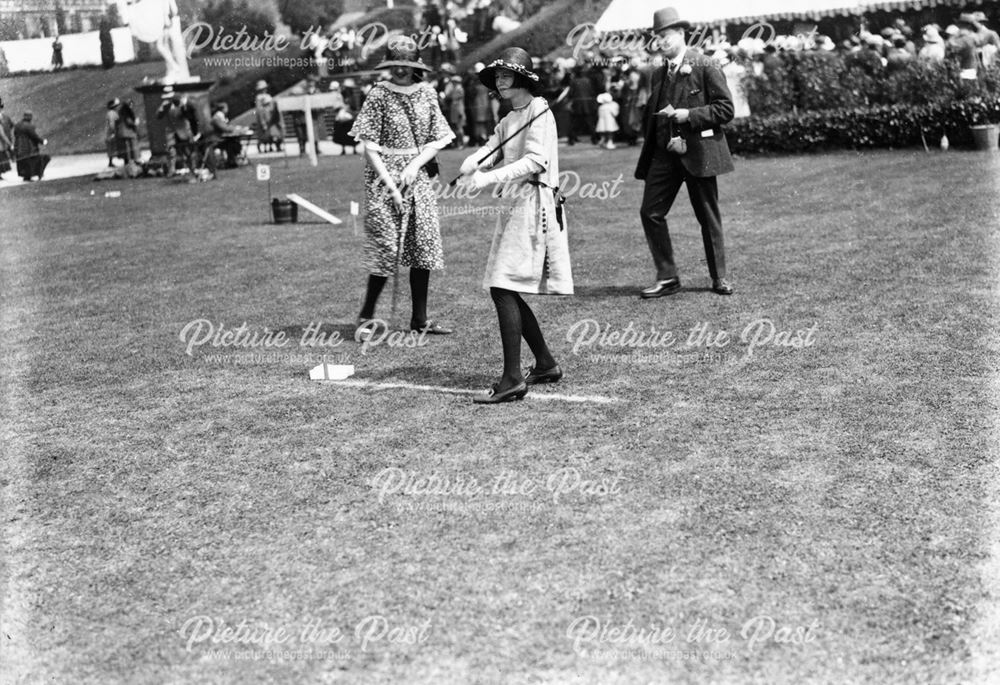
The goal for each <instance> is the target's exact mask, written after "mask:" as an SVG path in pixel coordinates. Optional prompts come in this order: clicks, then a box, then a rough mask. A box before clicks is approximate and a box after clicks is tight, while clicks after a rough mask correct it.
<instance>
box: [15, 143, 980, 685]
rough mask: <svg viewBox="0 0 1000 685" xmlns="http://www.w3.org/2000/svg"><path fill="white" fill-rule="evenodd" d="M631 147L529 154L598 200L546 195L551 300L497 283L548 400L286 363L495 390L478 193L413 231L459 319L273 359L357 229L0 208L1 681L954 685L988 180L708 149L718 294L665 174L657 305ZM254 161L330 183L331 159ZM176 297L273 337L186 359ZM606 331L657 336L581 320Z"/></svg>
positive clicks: (253, 216)
mask: <svg viewBox="0 0 1000 685" xmlns="http://www.w3.org/2000/svg"><path fill="white" fill-rule="evenodd" d="M635 156H636V155H635V151H634V150H631V151H630V150H616V151H610V152H609V151H599V150H596V149H567V150H565V152H564V155H563V158H562V160H561V162H562V167H563V169H564V170H572V171H575V172H577V173H578V174H579V175H580V178H581V179H582V180H583V181H584V182H593V183H598V184H600V183H604V182H609V183H610V182H613V181H614V180H615V179H616V178H617V177H618V175H619V174H621V176H622V179H623V182H622V183H621V184H620V185H618V186H617V188H618V189H619V190H620V194H618V195H617V197H614V198H611V199H606V200H600V199H596V198H581V197H575V198H572V199H571V200H570V204H569V221H570V229H569V230H570V231H571V233H570V241H571V251H572V254H573V262H574V269H575V275H576V280H577V287H578V292H577V294H576V295H575V296H574V297H568V298H533V299H532V304H533V306H535V308H536V312H537V314H538V315H539V319H540V320H541V322H542V326H543V329H544V330H545V331H546V333H547V335H548V336H549V340H550V343H551V346H552V348H553V350H554V352H555V354H556V356H557V358H558V359H559V360H560V362H561V364H562V366H563V368H564V370H565V372H566V378H565V380H564V382H563V383H560V384H559V385H558V386H554V387H549V388H541V389H539V390H537V391H533V393H532V394H530V395H529V396H528V398H527V399H526V400H525V401H524V402H520V403H515V404H511V405H505V406H501V407H492V408H484V407H478V406H473V405H472V403H471V402H470V399H469V397H468V396H463V395H456V394H444V393H436V392H429V391H422V390H407V389H398V388H397V389H381V388H379V387H377V386H371V387H347V386H341V385H335V384H327V383H319V382H312V381H309V380H308V371H309V368H310V367H311V366H313V365H315V364H316V363H318V361H319V359H320V358H321V356H322V355H323V354H326V355H327V356H328V359H329V360H331V361H333V362H335V363H349V364H354V365H355V366H356V369H357V374H356V376H355V379H357V380H367V381H369V382H372V383H378V382H383V383H411V384H418V385H431V386H442V387H445V388H449V389H476V390H478V389H481V388H485V387H487V386H488V385H489V383H490V382H492V380H493V379H494V378H495V377H496V376H498V375H499V371H500V347H499V339H498V335H497V333H496V330H495V328H496V323H495V314H494V311H493V307H492V304H491V302H490V299H489V297H488V295H487V294H486V293H485V292H484V291H482V290H481V288H480V282H481V277H482V270H483V267H484V264H485V259H486V254H487V251H488V248H489V240H490V237H491V233H492V224H493V220H494V219H493V217H491V216H486V215H484V213H485V212H487V211H488V210H487V209H483V208H488V207H490V206H492V205H495V204H496V201H495V200H493V199H491V198H489V197H487V196H485V195H484V196H480V197H478V198H474V199H471V200H464V199H463V200H459V199H448V200H444V201H443V202H442V207H445V208H448V210H447V211H449V212H455V211H462V210H460V209H456V208H458V207H460V206H463V205H465V204H468V205H470V206H472V207H476V208H480V209H479V212H480V214H478V215H474V214H471V213H465V214H455V213H450V214H448V215H447V216H445V217H444V218H443V219H442V226H443V234H444V240H445V252H446V260H447V263H448V269H447V271H446V272H445V273H444V274H437V275H435V276H434V278H433V279H432V281H431V309H432V315H433V316H435V317H438V318H441V319H443V320H444V321H446V322H447V323H450V324H454V326H455V327H456V328H457V329H458V332H457V333H456V335H454V336H451V337H447V338H440V339H432V340H431V341H430V342H429V344H428V345H426V346H424V347H419V348H389V347H387V346H384V345H383V346H379V347H376V348H374V349H371V350H368V351H367V353H365V354H362V350H361V348H360V347H359V345H357V344H356V343H354V342H351V341H348V342H344V343H343V344H341V345H339V346H335V347H329V348H308V347H303V346H301V345H300V344H299V341H300V339H301V336H302V335H303V334H304V333H305V332H306V331H307V329H308V328H309V326H310V325H311V324H315V325H317V326H319V327H320V330H321V331H322V332H323V333H324V334H327V335H328V334H334V333H340V334H349V332H350V323H351V322H352V321H353V319H354V317H355V316H356V315H357V311H358V309H359V307H360V302H361V297H362V293H363V283H364V278H365V274H364V272H363V270H362V268H361V267H360V266H359V263H358V255H359V252H360V246H361V238H360V237H358V236H356V235H355V234H354V232H353V230H352V226H351V223H350V222H349V221H347V222H345V224H343V225H342V226H339V227H333V226H330V225H328V224H324V223H322V222H318V221H316V222H312V221H309V222H303V223H299V224H296V225H274V224H272V223H270V222H269V216H268V207H267V185H266V184H263V183H260V182H257V181H255V180H254V175H253V171H252V170H250V169H242V170H236V171H232V172H229V173H227V174H226V175H224V176H222V177H221V178H220V179H219V180H218V181H215V182H211V183H205V184H197V185H187V184H180V183H174V182H172V181H168V180H164V179H146V180H136V181H129V182H117V183H116V184H115V185H110V184H96V183H92V182H90V181H88V180H70V181H58V182H48V183H44V184H35V185H32V186H26V187H21V188H17V189H9V190H7V191H2V193H0V198H2V203H3V210H2V212H3V217H4V218H3V219H2V231H0V240H2V243H0V248H2V259H3V261H2V278H3V281H2V289H0V293H2V300H0V303H2V316H3V322H2V329H0V330H2V336H3V339H2V345H3V355H4V360H3V369H4V391H3V396H4V412H3V417H4V418H3V444H4V456H3V462H2V470H0V476H2V486H3V500H2V507H0V512H2V517H3V529H4V546H3V555H0V577H3V578H4V579H5V585H4V592H3V595H2V596H3V604H2V605H0V609H2V611H0V614H2V619H0V624H2V625H0V629H2V635H0V645H2V646H0V674H2V675H0V682H4V683H6V682H16V683H20V682H26V683H33V682H93V683H109V682H116V683H118V682H120V683H162V682H171V683H181V682H212V683H215V682H218V683H246V682H282V683H286V682H317V683H322V682H350V683H358V682H362V683H363V682H372V683H374V682H407V683H411V682H413V683H451V682H454V683H534V682H545V683H567V682H579V683H636V682H655V683H667V682H670V683H675V682H676V683H701V682H732V683H746V682H762V683H764V682H788V683H793V682H794V683H798V682H817V683H827V682H831V683H832V682H837V683H840V682H877V681H881V682H894V683H895V682H898V683H913V682H957V681H966V682H985V675H984V673H983V671H982V667H980V669H979V670H973V669H972V667H971V666H970V664H971V663H972V662H973V661H974V660H975V659H977V658H981V657H982V655H983V653H984V650H989V649H991V648H990V647H989V645H985V644H983V640H982V634H983V630H982V628H981V626H982V625H983V624H984V622H985V621H987V620H988V619H989V617H990V615H993V616H995V615H996V614H995V611H996V603H997V597H996V596H995V592H994V589H993V586H990V585H989V584H988V579H986V578H984V576H983V574H984V573H985V571H984V569H987V568H989V564H990V563H992V562H991V561H990V559H989V551H990V547H991V545H992V544H993V538H994V537H995V531H994V530H993V529H992V523H991V517H992V516H993V512H992V509H991V507H993V504H994V503H993V502H992V501H991V495H990V494H989V493H992V492H995V484H994V482H993V479H994V478H995V465H996V457H997V450H996V430H995V425H994V418H995V416H996V413H997V395H996V394H995V385H994V383H995V378H996V373H997V359H998V357H997V353H998V351H1000V350H998V343H997V337H996V332H997V324H998V309H997V273H998V270H997V262H996V248H997V246H996V240H997V226H998V220H1000V204H998V200H997V194H996V188H997V185H996V183H997V174H998V172H1000V162H998V160H997V158H996V157H990V156H988V155H985V154H976V153H952V154H934V155H930V156H928V155H925V154H924V153H923V152H919V153H918V152H909V151H904V152H878V153H869V154H863V155H858V154H848V153H844V154H830V155H823V156H812V157H796V158H776V159H751V160H742V161H741V162H740V163H739V164H738V171H737V172H736V173H734V174H731V175H729V176H726V177H724V178H723V179H721V196H722V202H723V206H722V210H723V216H724V221H725V226H726V235H727V241H728V250H729V262H730V270H731V276H732V280H733V282H734V284H735V286H736V289H737V292H736V294H735V295H734V296H733V297H730V298H722V297H718V296H716V295H714V294H712V293H711V292H710V291H709V290H708V286H709V281H708V275H707V270H706V267H705V265H704V254H703V250H702V247H701V239H700V234H699V231H698V228H697V225H696V224H695V222H694V219H693V214H692V212H691V210H690V207H689V205H688V204H687V199H686V194H685V193H684V192H682V194H681V196H680V197H679V199H678V203H677V205H676V207H675V210H674V213H673V214H672V216H671V220H672V233H673V235H674V236H675V245H676V249H677V251H678V254H679V262H680V266H681V279H682V281H683V283H684V285H685V290H684V291H683V292H681V293H679V294H678V295H676V296H674V297H671V298H665V299H661V300H654V301H641V300H639V299H638V298H637V297H636V294H637V291H638V289H639V288H641V287H643V286H645V285H648V284H649V283H650V282H651V280H652V278H653V273H652V269H651V265H650V259H649V256H648V252H647V250H646V246H645V241H644V238H643V236H642V232H641V228H640V226H639V222H638V216H637V208H638V205H639V199H640V195H641V184H640V183H638V182H636V181H633V180H631V172H632V168H633V166H634V162H635ZM459 160H460V155H459V154H458V153H454V152H449V153H447V154H445V155H444V159H443V165H442V166H443V173H444V176H445V177H446V178H450V175H451V173H453V171H454V169H456V168H457V165H458V162H459ZM273 173H274V177H275V178H274V181H273V189H274V192H275V193H285V192H293V191H294V192H298V193H300V194H302V195H303V196H305V197H306V198H308V199H310V200H312V201H313V202H316V203H317V204H319V205H321V206H323V207H326V208H328V209H330V210H331V211H333V212H334V213H335V214H338V215H339V216H341V217H343V218H345V219H348V218H349V217H348V216H347V214H348V211H347V209H348V204H349V202H350V201H351V200H359V201H360V200H361V197H362V187H361V160H360V158H359V157H327V158H322V159H321V162H320V166H319V167H318V168H316V169H313V168H311V167H309V166H307V165H305V164H304V163H302V162H299V161H298V160H292V161H291V162H290V163H289V164H288V166H284V164H283V163H281V162H279V163H277V164H275V165H274V167H273ZM107 190H121V192H122V196H121V197H120V198H106V197H104V192H105V191H107ZM92 191H94V194H91V192H92ZM302 218H303V219H306V218H307V217H306V216H305V215H303V217H302ZM390 288H391V286H390ZM389 290H390V289H389V288H387V291H386V294H385V297H384V298H383V301H382V304H381V307H380V310H379V314H384V315H388V308H389V297H388V296H389V294H390V293H389ZM402 292H403V293H404V302H403V307H402V309H403V310H404V311H405V310H406V307H408V298H407V296H406V293H407V292H408V288H407V287H406V286H404V287H403V288H402ZM199 319H204V320H206V321H209V322H211V323H212V325H213V326H215V327H216V328H218V327H221V326H224V327H225V328H227V329H234V328H236V327H238V326H239V325H240V324H242V323H244V322H246V325H247V328H248V329H250V330H252V331H255V332H258V333H262V332H263V331H264V330H265V329H268V330H269V331H272V332H275V331H281V332H283V333H284V334H285V335H286V336H287V337H288V338H289V339H290V340H291V343H290V344H288V345H286V346H285V347H283V348H270V349H244V348H237V347H233V346H229V347H215V348H213V347H212V346H211V345H209V344H205V345H201V346H194V347H192V349H191V354H190V355H189V354H187V353H186V352H187V350H186V345H185V342H183V341H182V340H181V331H182V330H183V329H184V327H185V326H186V325H188V324H189V323H190V322H192V321H197V320H199ZM586 320H592V323H582V322H585V321H586ZM765 320H766V321H767V322H770V323H771V324H773V326H774V331H775V337H778V339H780V340H788V341H794V340H798V341H800V342H803V343H804V342H805V341H806V340H807V339H808V340H809V341H810V343H811V344H810V345H808V346H799V347H791V346H779V345H774V344H773V338H772V342H771V343H767V344H757V345H754V346H751V344H750V342H749V339H747V338H742V337H741V336H743V334H744V333H746V335H747V336H752V335H753V333H754V331H756V330H760V331H761V332H762V335H763V334H766V333H767V332H768V331H769V330H770V329H768V325H769V324H768V323H764V321H765ZM630 324H631V326H632V328H633V329H634V330H637V331H642V332H645V333H656V334H657V335H658V336H660V338H661V339H664V338H666V339H668V340H669V336H670V335H672V336H673V337H674V340H675V342H674V344H672V345H670V346H665V347H662V348H659V349H634V348H628V347H620V346H615V345H611V344H604V345H602V344H601V343H600V339H597V340H595V341H594V342H593V343H592V344H589V345H588V344H586V343H585V341H584V342H581V340H580V338H579V332H580V331H581V329H582V327H583V326H590V327H593V326H596V327H597V328H598V329H600V330H602V331H605V330H606V331H607V333H608V334H609V335H610V334H611V333H614V332H616V331H618V332H621V331H625V330H627V329H628V327H629V325H630ZM692 330H698V331H701V332H703V333H706V334H708V336H707V337H711V339H712V340H713V341H714V342H716V343H717V344H716V345H715V346H713V347H711V348H708V347H706V346H705V345H704V344H692V345H689V344H688V342H689V340H692V341H693V338H689V336H690V334H691V331H692ZM810 331H811V333H810ZM780 332H785V333H786V335H782V336H778V335H777V334H778V333H780ZM571 333H572V335H571ZM721 333H725V334H727V335H728V342H726V343H725V344H723V341H725V340H726V338H725V337H722V338H720V337H719V336H720V334H721ZM188 340H190V337H189V338H188ZM609 340H610V338H609V337H605V338H604V341H605V343H607V342H608V341H609ZM530 362H531V359H530V354H529V353H528V351H527V349H526V348H525V366H528V365H529V364H530ZM554 394H558V395H564V396H565V395H572V396H574V397H583V398H590V399H592V400H596V399H601V398H607V399H609V400H610V401H608V402H597V401H584V402H569V401H565V400H563V399H558V398H555V399H553V397H552V396H553V395H554ZM542 395H546V396H548V399H546V398H543V397H541V396H542ZM393 479H403V480H405V481H406V482H407V484H408V486H409V487H408V488H407V489H406V490H405V491H397V489H396V488H395V486H396V484H397V483H396V481H395V480H393ZM993 568H995V567H993ZM990 612H994V613H993V614H991V613H990ZM199 617H202V618H201V619H199ZM227 629H229V631H230V632H227ZM758 629H759V630H760V631H759V632H757V630H758ZM282 638H284V639H282ZM269 640H270V642H268V641H269ZM643 648H645V649H647V652H646V653H642V651H641V650H642V649H643ZM993 649H995V647H994V648H993ZM614 650H618V653H617V654H614V653H612V652H614ZM268 651H272V652H277V654H274V653H272V654H267V653H266V652H268ZM992 653H994V654H995V652H992ZM994 663H995V662H994Z"/></svg>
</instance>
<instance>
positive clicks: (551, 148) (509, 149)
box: [477, 98, 573, 295]
mask: <svg viewBox="0 0 1000 685" xmlns="http://www.w3.org/2000/svg"><path fill="white" fill-rule="evenodd" d="M547 109H548V103H547V102H546V101H545V100H544V98H534V99H533V100H532V101H531V103H530V104H528V105H527V106H526V107H524V108H523V109H519V110H514V111H512V112H510V113H509V114H508V115H507V116H505V117H504V118H503V119H502V120H501V121H500V123H499V124H497V126H496V129H495V130H494V132H493V135H492V136H491V137H490V139H489V140H488V141H487V143H486V146H485V149H484V150H483V153H485V150H487V149H491V148H494V147H496V146H498V145H499V144H500V141H502V140H504V139H506V138H507V137H508V136H510V135H511V134H512V133H514V131H517V130H518V129H519V128H521V127H522V126H523V125H524V124H525V123H527V122H528V121H529V120H530V119H531V118H532V117H534V116H535V115H537V114H539V113H542V112H544V113H542V114H541V116H539V117H538V118H537V119H535V120H534V121H533V122H532V123H531V125H530V126H528V127H527V128H525V129H524V130H522V131H521V132H520V133H518V134H517V135H515V136H514V137H513V138H512V139H511V140H510V141H508V142H507V143H506V144H505V145H504V146H503V149H502V153H503V154H502V157H501V156H500V155H498V154H494V155H493V157H492V158H491V159H490V160H488V162H487V164H488V165H489V166H494V165H496V164H497V163H499V161H500V159H502V160H503V161H504V162H505V163H507V164H510V163H514V162H517V161H518V160H520V159H522V158H525V157H527V158H530V159H531V160H532V161H534V162H536V163H537V164H538V165H540V166H541V168H542V171H541V172H539V173H537V174H528V175H525V176H521V177H520V178H516V179H514V180H512V181H509V182H508V183H506V184H504V185H501V186H497V191H496V192H499V193H501V194H502V197H505V198H510V199H511V205H510V207H509V210H508V212H506V213H502V214H500V215H499V216H498V217H497V224H496V231H495V233H494V235H493V244H492V247H491V248H490V256H489V259H488V260H487V263H486V276H485V277H484V279H483V287H484V288H487V289H488V288H504V289H506V290H513V291H515V292H519V293H539V294H550V295H571V294H573V273H572V268H571V265H570V257H569V242H568V239H567V227H566V215H565V213H563V214H562V217H561V220H560V219H558V218H557V212H556V207H557V205H556V192H555V190H556V189H557V188H558V187H559V151H558V138H557V134H556V120H555V117H554V116H552V112H551V111H545V110H547ZM481 156H482V153H477V158H479V157H481ZM532 182H536V183H539V184H543V185H535V184H533V183H532Z"/></svg>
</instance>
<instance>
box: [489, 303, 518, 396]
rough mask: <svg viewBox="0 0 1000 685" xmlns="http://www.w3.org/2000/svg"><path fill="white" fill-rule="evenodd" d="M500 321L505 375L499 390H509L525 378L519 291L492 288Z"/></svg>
mask: <svg viewBox="0 0 1000 685" xmlns="http://www.w3.org/2000/svg"><path fill="white" fill-rule="evenodd" d="M490 296H491V297H492V298H493V304H494V305H495V306H496V308H497V320H498V321H499V323H500V344H501V345H502V346H503V377H502V378H501V379H500V384H499V386H498V387H497V390H498V391H503V390H509V389H510V388H513V387H514V386H515V385H517V384H518V383H520V382H521V381H522V380H524V376H523V375H522V374H521V308H520V307H518V306H517V301H518V299H520V298H519V297H518V296H517V293H515V292H512V291H510V290H504V289H503V288H490Z"/></svg>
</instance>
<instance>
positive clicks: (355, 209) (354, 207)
mask: <svg viewBox="0 0 1000 685" xmlns="http://www.w3.org/2000/svg"><path fill="white" fill-rule="evenodd" d="M360 213H361V206H360V205H359V204H358V203H357V202H354V201H353V200H352V201H351V224H352V225H353V226H354V235H357V234H358V214H360Z"/></svg>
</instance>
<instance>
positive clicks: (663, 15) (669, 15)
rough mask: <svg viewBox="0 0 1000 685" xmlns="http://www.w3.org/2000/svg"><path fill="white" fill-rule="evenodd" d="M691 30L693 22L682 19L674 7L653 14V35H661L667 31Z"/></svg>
mask: <svg viewBox="0 0 1000 685" xmlns="http://www.w3.org/2000/svg"><path fill="white" fill-rule="evenodd" d="M690 28H691V22H689V21H685V20H683V19H681V17H680V15H679V14H677V10H676V9H674V8H673V7H664V8H663V9H661V10H656V12H654V13H653V33H659V32H660V31H663V30H665V29H684V30H685V31H686V30H688V29H690Z"/></svg>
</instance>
